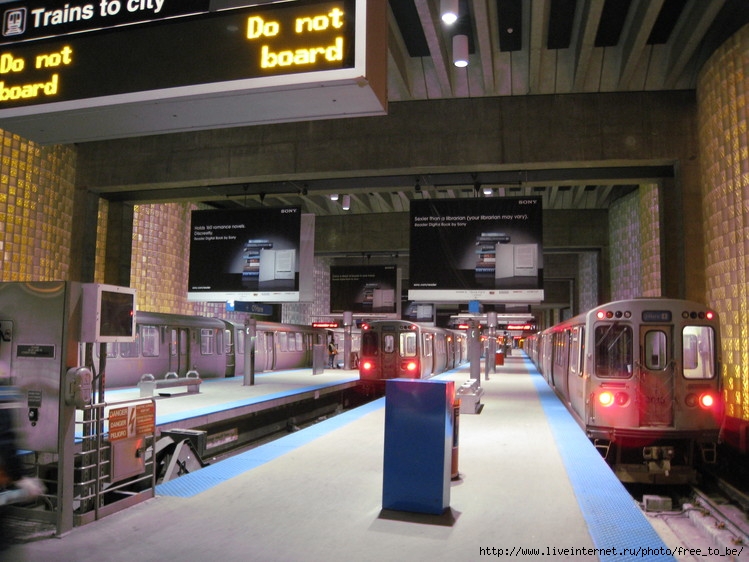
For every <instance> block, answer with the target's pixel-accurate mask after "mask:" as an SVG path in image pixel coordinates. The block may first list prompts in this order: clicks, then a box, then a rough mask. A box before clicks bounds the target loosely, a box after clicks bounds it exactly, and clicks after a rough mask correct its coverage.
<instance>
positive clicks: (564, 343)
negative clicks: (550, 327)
mask: <svg viewBox="0 0 749 562" xmlns="http://www.w3.org/2000/svg"><path fill="white" fill-rule="evenodd" d="M552 345H553V354H554V355H553V358H552V362H551V382H552V386H553V387H554V388H556V389H557V391H558V392H561V393H562V394H565V395H566V393H567V374H568V372H567V369H568V366H569V353H570V332H569V330H562V331H560V332H555V333H554V336H553V339H552ZM567 400H568V401H569V396H567Z"/></svg>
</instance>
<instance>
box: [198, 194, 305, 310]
mask: <svg viewBox="0 0 749 562" xmlns="http://www.w3.org/2000/svg"><path fill="white" fill-rule="evenodd" d="M301 217H302V212H301V208H300V207H282V208H261V209H241V210H232V211H225V210H220V211H214V210H209V211H193V212H192V226H191V229H190V269H189V278H188V291H187V299H188V300H191V301H248V302H276V303H279V302H298V301H299V263H300V252H301V243H300V233H301Z"/></svg>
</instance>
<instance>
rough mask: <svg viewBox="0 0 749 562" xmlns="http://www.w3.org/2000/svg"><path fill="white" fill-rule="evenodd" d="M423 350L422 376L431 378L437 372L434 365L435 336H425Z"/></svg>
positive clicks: (422, 344)
mask: <svg viewBox="0 0 749 562" xmlns="http://www.w3.org/2000/svg"><path fill="white" fill-rule="evenodd" d="M421 348H422V349H421V361H422V366H421V376H422V377H430V376H432V375H433V374H435V372H436V371H435V364H434V335H432V334H424V338H423V341H422V342H421Z"/></svg>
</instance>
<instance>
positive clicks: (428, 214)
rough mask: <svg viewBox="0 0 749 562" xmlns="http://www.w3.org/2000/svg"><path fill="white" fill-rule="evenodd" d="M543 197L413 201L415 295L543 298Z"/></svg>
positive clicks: (447, 298)
mask: <svg viewBox="0 0 749 562" xmlns="http://www.w3.org/2000/svg"><path fill="white" fill-rule="evenodd" d="M541 207H542V205H541V198H540V197H507V198H505V197H503V198H475V199H450V200H447V199H422V200H419V201H411V211H410V213H411V223H410V228H411V244H410V259H409V269H410V273H409V289H408V298H409V300H414V301H421V302H424V301H426V302H429V301H435V302H437V301H440V302H466V301H474V300H476V301H482V302H507V303H536V302H540V301H542V300H543V297H544V292H543V247H542V241H543V232H542V230H543V223H542V208H541Z"/></svg>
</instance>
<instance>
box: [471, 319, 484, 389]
mask: <svg viewBox="0 0 749 562" xmlns="http://www.w3.org/2000/svg"><path fill="white" fill-rule="evenodd" d="M468 357H469V359H470V360H471V378H472V379H476V380H477V381H480V380H481V338H480V336H479V327H478V323H477V322H476V320H471V321H470V323H469V327H468Z"/></svg>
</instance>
